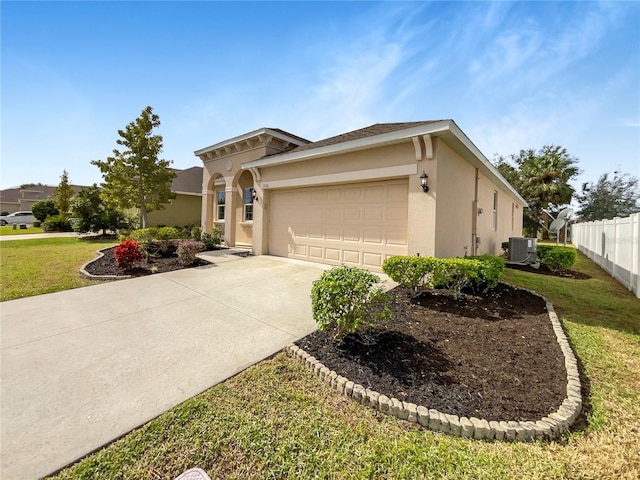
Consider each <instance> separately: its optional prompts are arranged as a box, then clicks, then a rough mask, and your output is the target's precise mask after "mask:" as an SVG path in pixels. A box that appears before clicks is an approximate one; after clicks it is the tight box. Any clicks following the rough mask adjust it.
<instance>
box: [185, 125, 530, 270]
mask: <svg viewBox="0 0 640 480" xmlns="http://www.w3.org/2000/svg"><path fill="white" fill-rule="evenodd" d="M195 155H197V156H198V157H199V158H200V159H201V160H202V162H203V165H204V170H203V178H202V185H203V194H204V197H203V202H202V226H203V230H204V231H206V232H210V231H211V229H212V227H213V226H214V225H224V239H225V243H226V244H227V245H229V246H235V245H250V246H251V247H252V249H253V252H254V253H255V254H258V255H259V254H271V255H277V256H283V257H291V258H297V259H302V260H311V261H316V262H321V263H328V264H334V265H339V264H346V265H356V266H361V267H365V268H368V269H371V270H378V271H379V270H380V269H381V266H382V262H383V261H384V259H385V258H387V257H389V256H392V255H416V254H420V255H423V256H436V257H462V256H464V255H474V254H484V253H489V254H499V253H500V250H501V243H502V242H503V241H507V240H508V239H509V237H513V236H521V235H522V212H523V208H524V207H525V206H526V205H527V204H526V202H525V200H524V199H523V198H522V197H521V196H520V195H519V194H518V193H517V192H516V191H515V189H514V188H513V187H512V186H511V185H509V183H508V182H507V181H506V180H505V179H504V178H503V177H502V176H501V175H500V173H498V171H497V170H496V169H495V168H494V167H493V166H492V165H491V163H490V162H489V161H488V160H487V159H486V158H485V156H484V155H483V154H482V153H481V152H480V151H479V150H478V148H477V147H476V146H475V145H474V144H473V143H472V142H471V140H469V138H468V137H467V136H466V135H465V134H464V133H463V132H462V130H460V128H459V127H458V126H457V125H456V124H455V122H453V120H439V121H427V122H410V123H389V124H376V125H372V126H370V127H367V128H363V129H360V130H355V131H353V132H349V133H345V134H342V135H338V136H335V137H331V138H328V139H325V140H321V141H318V142H309V141H308V140H305V139H303V138H300V137H297V136H295V135H292V134H290V133H287V132H284V131H282V130H279V129H272V128H262V129H259V130H255V131H253V132H249V133H246V134H244V135H241V136H238V137H235V138H232V139H229V140H225V141H223V142H220V143H217V144H215V145H212V146H210V147H207V148H203V149H201V150H197V151H196V152H195ZM423 173H424V175H423ZM424 177H428V178H424ZM425 181H426V187H428V191H426V192H425V191H424V190H423V187H422V184H423V183H424V182H425Z"/></svg>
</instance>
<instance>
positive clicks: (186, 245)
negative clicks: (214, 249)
mask: <svg viewBox="0 0 640 480" xmlns="http://www.w3.org/2000/svg"><path fill="white" fill-rule="evenodd" d="M176 243H177V245H178V250H177V252H178V258H179V259H180V261H181V262H182V264H183V265H193V262H195V260H196V254H197V253H198V252H201V251H202V250H204V242H201V241H199V240H192V239H188V240H178V241H177V242H176Z"/></svg>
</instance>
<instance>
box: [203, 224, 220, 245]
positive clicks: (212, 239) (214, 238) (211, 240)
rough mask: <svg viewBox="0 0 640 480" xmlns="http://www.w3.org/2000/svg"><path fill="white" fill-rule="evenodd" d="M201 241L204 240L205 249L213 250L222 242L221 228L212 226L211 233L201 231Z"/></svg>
mask: <svg viewBox="0 0 640 480" xmlns="http://www.w3.org/2000/svg"><path fill="white" fill-rule="evenodd" d="M202 241H203V242H204V245H205V249H206V250H215V249H216V248H217V247H219V246H220V243H221V242H222V230H220V229H219V228H217V227H213V231H212V233H206V232H203V233H202Z"/></svg>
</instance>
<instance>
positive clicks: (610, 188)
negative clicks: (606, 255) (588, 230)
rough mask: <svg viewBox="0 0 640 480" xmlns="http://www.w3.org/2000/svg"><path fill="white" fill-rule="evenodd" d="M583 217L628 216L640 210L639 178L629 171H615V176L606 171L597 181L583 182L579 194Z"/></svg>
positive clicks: (590, 218)
mask: <svg viewBox="0 0 640 480" xmlns="http://www.w3.org/2000/svg"><path fill="white" fill-rule="evenodd" d="M577 199H578V202H579V203H580V208H579V210H578V214H579V215H581V216H582V219H583V220H585V221H587V222H590V221H592V220H603V219H605V218H606V219H611V218H614V217H628V216H629V215H631V214H632V213H637V212H640V203H639V202H640V192H639V191H638V179H637V178H636V177H633V176H631V175H629V174H628V173H620V172H618V171H615V172H613V178H609V174H608V173H605V174H603V175H601V176H600V178H598V181H597V182H596V183H583V184H582V192H581V193H580V194H579V195H578V196H577Z"/></svg>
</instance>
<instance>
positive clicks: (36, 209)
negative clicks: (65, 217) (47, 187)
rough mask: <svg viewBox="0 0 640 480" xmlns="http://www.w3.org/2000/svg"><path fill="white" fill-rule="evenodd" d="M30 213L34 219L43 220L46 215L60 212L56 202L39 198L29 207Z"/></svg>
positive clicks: (50, 215)
mask: <svg viewBox="0 0 640 480" xmlns="http://www.w3.org/2000/svg"><path fill="white" fill-rule="evenodd" d="M31 213H32V214H33V216H34V217H36V219H38V220H40V221H41V222H44V221H45V220H46V219H47V217H53V216H54V215H59V214H60V212H59V211H58V208H57V207H56V202H54V201H53V200H51V199H45V200H39V201H37V202H36V203H34V204H33V206H32V207H31Z"/></svg>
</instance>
